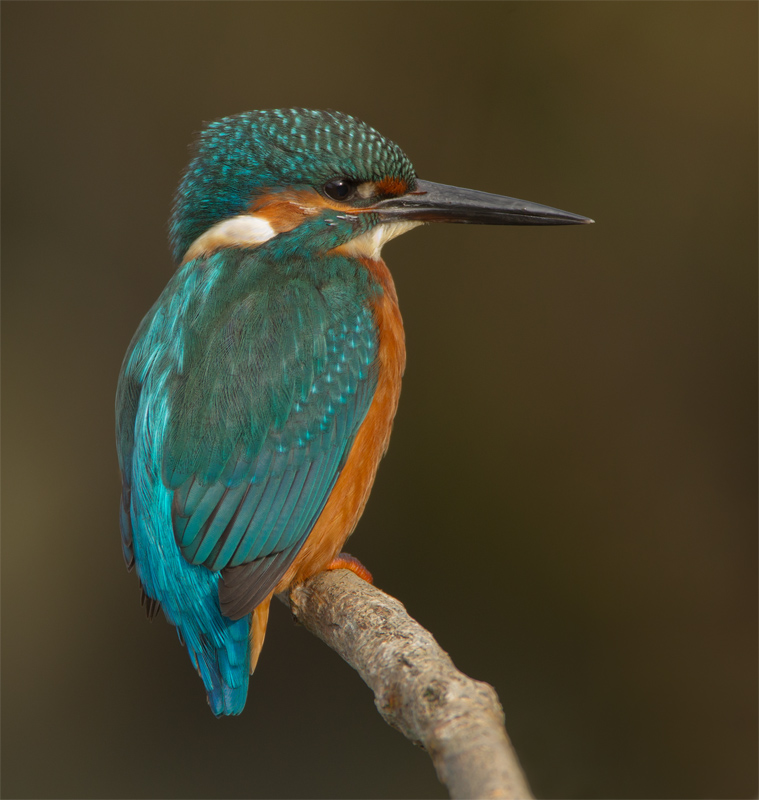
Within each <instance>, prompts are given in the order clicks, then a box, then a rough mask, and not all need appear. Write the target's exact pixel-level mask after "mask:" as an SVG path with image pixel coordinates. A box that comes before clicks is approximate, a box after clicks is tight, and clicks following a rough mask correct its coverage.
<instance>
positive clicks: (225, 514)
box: [116, 108, 592, 716]
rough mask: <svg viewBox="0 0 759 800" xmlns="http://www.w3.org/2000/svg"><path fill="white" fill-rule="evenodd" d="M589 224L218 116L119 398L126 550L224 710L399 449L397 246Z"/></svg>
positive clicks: (346, 128)
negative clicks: (171, 269) (390, 256)
mask: <svg viewBox="0 0 759 800" xmlns="http://www.w3.org/2000/svg"><path fill="white" fill-rule="evenodd" d="M591 221H592V220H589V219H587V218H586V217H581V216H578V215H576V214H570V213H568V212H566V211H559V210H558V209H555V208H550V207H548V206H543V205H538V204H536V203H530V202H526V201H524V200H516V199H514V198H511V197H501V196H499V195H493V194H486V193H484V192H477V191H472V190H469V189H459V188H455V187H452V186H445V185H443V184H438V183H430V182H429V181H424V180H420V179H419V178H417V176H416V173H415V171H414V168H413V166H412V165H411V162H410V161H409V159H408V158H407V156H406V155H405V154H404V153H403V151H402V150H401V149H400V147H398V145H396V144H394V143H393V142H391V141H389V140H388V139H386V138H385V137H384V136H382V135H381V134H380V133H378V132H377V131H376V130H374V128H371V127H369V125H366V124H365V123H363V122H361V121H360V120H358V119H356V118H355V117H352V116H348V115H347V114H342V113H339V112H336V111H311V110H306V109H300V108H295V109H280V110H269V111H251V112H247V113H243V114H237V115H234V116H229V117H225V118H223V119H220V120H217V121H215V122H211V123H210V124H209V125H208V126H207V127H206V128H205V129H204V130H203V131H202V132H201V133H200V136H199V138H198V141H197V145H196V148H195V151H194V155H193V157H192V160H191V161H190V164H189V166H188V167H187V170H186V172H185V173H184V175H183V177H182V180H181V182H180V184H179V188H178V190H177V193H176V196H175V200H174V207H173V213H172V217H171V222H170V240H171V246H172V251H173V256H174V261H175V262H176V264H177V271H176V272H175V274H174V275H173V277H172V278H171V280H170V281H169V283H168V285H167V286H166V288H165V289H164V291H163V293H162V294H161V296H160V297H159V298H158V300H157V302H156V303H155V305H154V306H153V307H152V308H151V309H150V311H149V312H148V314H147V316H146V317H145V318H144V319H143V321H142V323H141V324H140V326H139V328H138V329H137V332H136V334H135V335H134V338H133V339H132V342H131V344H130V345H129V348H128V350H127V353H126V357H125V359H124V363H123V365H122V368H121V374H120V376H119V383H118V390H117V396H116V432H117V447H118V456H119V466H120V468H121V475H122V486H123V488H122V499H121V537H122V546H123V551H124V558H125V559H126V563H127V567H128V568H129V569H130V570H131V568H132V567H133V566H135V565H136V567H137V575H138V578H139V582H140V586H141V589H142V598H143V604H144V605H146V610H147V613H148V616H149V617H150V618H152V617H154V616H155V615H156V614H157V613H158V610H159V608H163V613H164V615H165V616H166V619H167V620H168V621H169V622H170V623H172V624H173V625H175V626H176V628H177V632H178V634H179V638H180V640H181V641H182V642H183V643H184V644H185V646H186V647H187V650H188V652H189V654H190V660H191V661H192V664H193V666H194V667H195V668H196V669H197V671H198V673H199V674H200V677H201V679H202V680H203V684H204V686H205V689H206V692H207V695H208V702H209V705H210V706H211V710H212V711H213V713H214V714H215V715H216V716H220V715H223V714H239V713H240V712H241V711H242V709H243V706H244V705H245V699H246V695H247V691H248V676H249V674H250V673H252V672H253V669H254V668H255V666H256V662H257V660H258V656H259V654H260V652H261V647H262V645H263V640H264V635H265V632H266V624H267V620H268V616H269V604H270V602H271V598H272V596H273V595H274V594H277V593H279V592H283V591H286V590H287V589H288V588H289V587H290V586H291V585H293V584H294V583H297V582H300V581H304V580H305V579H307V578H308V577H309V576H311V575H314V574H315V573H317V572H319V571H321V570H324V569H335V568H339V567H348V568H351V569H353V570H354V571H356V572H357V573H358V574H360V575H362V577H365V578H367V579H370V576H369V573H368V572H366V571H365V570H364V569H363V567H362V565H361V564H360V563H359V562H358V561H356V560H355V559H352V558H351V557H350V556H347V555H345V554H341V551H342V548H343V545H344V544H345V541H346V539H347V538H348V537H349V536H350V534H351V533H352V532H353V529H354V528H355V527H356V523H357V522H358V519H359V517H360V516H361V513H362V512H363V510H364V506H365V505H366V501H367V499H368V497H369V492H370V490H371V487H372V483H373V482H374V477H375V474H376V472H377V467H378V465H379V462H380V459H381V458H382V456H383V455H384V453H385V451H386V450H387V446H388V441H389V439H390V430H391V427H392V424H393V417H394V416H395V412H396V408H397V406H398V397H399V394H400V390H401V376H402V375H403V371H404V367H405V363H406V351H405V345H404V333H403V323H402V321H401V315H400V311H399V309H398V299H397V296H396V292H395V286H394V285H393V279H392V277H391V276H390V272H389V271H388V268H387V266H386V265H385V263H384V261H383V260H382V258H381V257H380V251H381V249H382V246H383V244H385V242H387V241H389V240H390V239H393V238H394V237H396V236H398V235H399V234H401V233H404V232H406V231H408V230H411V229H412V228H415V227H417V226H418V225H422V224H424V223H425V222H463V223H483V224H486V225H571V224H576V223H587V222H591Z"/></svg>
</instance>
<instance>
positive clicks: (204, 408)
mask: <svg viewBox="0 0 759 800" xmlns="http://www.w3.org/2000/svg"><path fill="white" fill-rule="evenodd" d="M240 274H243V271H241V272H239V273H234V276H233V278H234V280H237V279H239V275H240ZM234 280H233V279H232V278H230V281H231V283H234ZM351 280H352V281H355V274H354V275H353V276H352V277H351ZM217 285H218V284H217ZM225 286H226V284H225ZM338 289H339V291H338V290H337V289H335V287H332V286H330V285H329V284H326V285H324V286H320V287H317V286H316V285H314V284H313V283H312V282H308V281H295V280H293V279H289V280H288V281H287V282H283V283H280V284H277V285H274V286H269V285H268V284H266V283H265V282H264V281H263V279H262V278H260V276H259V280H258V282H257V283H255V284H254V286H253V288H252V289H251V287H250V286H249V287H248V292H247V294H246V295H245V296H244V297H242V298H240V297H237V298H236V300H235V302H231V301H230V302H226V303H225V302H221V301H219V302H216V303H215V304H214V305H213V306H212V307H210V308H206V307H205V306H199V307H197V308H192V307H191V305H188V316H190V312H191V319H192V324H191V325H189V326H188V327H187V329H186V330H184V331H183V336H184V338H183V342H182V354H183V361H182V369H181V370H179V369H178V370H177V372H176V374H175V375H174V376H173V378H172V379H171V380H172V385H171V391H170V397H171V398H172V400H171V402H172V408H171V414H170V424H169V426H168V429H167V431H166V435H165V446H164V448H165V451H164V463H163V471H162V475H163V481H164V484H165V485H166V486H167V488H169V489H170V490H172V491H173V501H172V524H173V528H174V535H175V538H176V541H177V544H178V546H179V548H180V551H181V553H182V555H183V556H184V558H185V559H186V560H187V561H189V562H190V563H191V564H195V565H200V564H202V565H204V566H206V567H207V568H208V569H209V570H212V571H213V572H221V575H222V581H221V582H220V584H219V600H220V603H221V606H222V611H223V613H224V614H225V616H227V617H230V618H232V619H237V618H239V617H240V616H242V615H244V614H245V613H248V612H249V611H251V610H252V609H253V608H254V607H255V605H257V604H258V603H259V602H260V601H261V600H263V599H264V598H265V597H266V595H267V594H268V593H269V592H270V591H271V590H272V588H273V587H274V586H275V585H276V583H277V581H278V580H279V578H280V577H281V575H282V574H283V573H284V572H285V570H286V569H287V567H288V566H289V565H290V563H292V560H293V559H294V558H295V556H296V555H297V553H298V551H299V549H300V548H301V546H302V545H303V542H304V541H305V539H306V538H307V536H308V534H309V533H310V531H311V528H312V527H313V525H314V523H315V521H316V519H317V518H318V516H319V514H320V513H321V510H322V509H323V507H324V505H325V503H326V501H327V499H328V497H329V494H330V492H331V490H332V487H333V486H334V484H335V481H336V480H337V477H338V475H339V474H340V470H341V469H342V466H343V463H344V461H345V458H346V457H347V453H348V452H349V451H350V447H351V445H352V443H353V440H354V438H355V435H356V433H357V431H358V428H359V427H360V425H361V423H362V422H363V420H364V417H365V416H366V413H367V411H368V409H369V405H370V403H371V400H372V397H373V395H374V391H375V388H376V384H377V370H378V366H377V363H376V356H377V350H378V332H377V330H376V325H375V321H374V316H373V314H372V311H371V307H370V304H369V303H368V302H367V295H366V293H364V294H361V293H360V292H358V293H357V292H356V291H352V290H347V289H346V286H344V285H341V286H340V287H338ZM225 291H226V289H225ZM125 552H127V547H126V546H125Z"/></svg>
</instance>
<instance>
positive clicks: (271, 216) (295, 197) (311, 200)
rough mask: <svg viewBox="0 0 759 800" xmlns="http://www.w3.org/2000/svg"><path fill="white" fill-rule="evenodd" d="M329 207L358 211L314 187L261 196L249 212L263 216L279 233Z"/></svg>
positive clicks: (340, 210)
mask: <svg viewBox="0 0 759 800" xmlns="http://www.w3.org/2000/svg"><path fill="white" fill-rule="evenodd" d="M327 209H329V210H331V211H339V212H340V213H343V214H351V213H356V211H357V210H356V209H355V208H352V207H351V206H349V205H346V204H342V203H333V202H330V201H329V200H327V199H326V198H324V197H322V196H321V195H320V194H319V193H318V192H316V191H314V190H312V189H288V190H286V191H283V192H271V193H270V194H265V195H263V196H259V197H258V198H257V199H256V201H255V202H254V203H253V204H252V205H251V206H250V207H249V208H248V213H249V214H255V215H257V216H261V217H263V218H264V219H265V220H266V221H267V222H268V223H269V224H270V225H271V226H272V228H274V230H275V231H276V232H277V233H284V232H286V231H291V230H293V229H294V228H297V227H298V225H300V224H301V222H303V221H304V220H305V219H307V218H308V217H312V216H314V215H315V214H319V213H320V212H322V211H324V210H327Z"/></svg>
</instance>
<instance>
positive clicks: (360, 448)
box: [274, 260, 406, 592]
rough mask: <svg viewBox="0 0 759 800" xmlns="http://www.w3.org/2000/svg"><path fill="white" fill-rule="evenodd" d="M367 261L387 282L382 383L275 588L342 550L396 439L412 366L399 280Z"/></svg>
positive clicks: (381, 307) (382, 306) (380, 313)
mask: <svg viewBox="0 0 759 800" xmlns="http://www.w3.org/2000/svg"><path fill="white" fill-rule="evenodd" d="M363 261H364V266H366V267H367V269H370V271H371V272H372V273H373V274H375V275H376V276H377V277H378V278H379V279H380V282H381V283H382V285H383V286H384V287H385V292H384V293H383V295H382V298H381V299H380V300H379V301H378V303H377V304H376V305H375V307H374V313H375V318H376V321H377V326H378V329H379V337H380V343H379V344H380V346H379V356H378V358H379V364H380V369H379V377H378V381H377V389H376V391H375V393H374V399H373V400H372V404H371V406H369V411H368V412H367V415H366V418H365V419H364V421H363V423H362V424H361V427H360V428H359V430H358V433H357V434H356V438H355V440H354V442H353V447H352V448H351V451H350V453H349V455H348V458H347V460H346V462H345V466H344V467H343V471H342V472H341V473H340V477H339V478H338V479H337V482H336V483H335V486H334V488H333V490H332V494H331V495H330V496H329V499H328V500H327V503H326V505H325V506H324V510H323V511H322V513H321V515H320V516H319V519H318V520H317V521H316V524H315V525H314V527H313V530H312V531H311V534H310V535H309V537H308V539H306V542H305V544H304V545H303V547H302V548H301V551H300V553H298V555H297V556H296V558H295V560H294V561H293V563H292V564H291V565H290V567H289V569H288V570H287V572H286V573H285V574H284V576H283V577H282V579H281V580H280V582H279V583H278V584H277V586H276V588H275V590H274V591H275V592H281V591H284V590H285V589H287V588H288V587H289V586H290V584H291V583H294V582H300V581H304V580H305V579H306V578H308V577H310V576H311V575H315V574H316V573H317V572H321V570H323V569H324V568H325V567H326V566H327V565H328V564H329V563H330V562H331V561H332V560H333V559H334V558H335V556H336V555H337V554H338V553H339V552H340V551H341V550H342V547H343V545H344V544H345V540H346V539H347V538H348V537H349V536H350V535H351V533H353V529H354V528H355V527H356V524H357V523H358V520H359V518H360V517H361V514H362V513H363V511H364V506H365V505H366V501H367V500H368V499H369V492H370V491H371V488H372V485H373V483H374V478H375V476H376V474H377V468H378V467H379V462H380V460H381V459H382V456H383V455H384V454H385V451H386V450H387V446H388V444H389V442H390V432H391V430H392V427H393V418H394V417H395V412H396V410H397V409H398V398H399V397H400V393H401V377H402V376H403V371H404V369H405V367H406V345H405V337H404V333H403V321H402V320H401V314H400V310H399V309H398V302H397V299H396V294H395V287H394V286H393V280H392V278H391V277H390V272H389V270H388V269H387V267H386V266H385V263H384V261H382V260H377V261H369V260H363Z"/></svg>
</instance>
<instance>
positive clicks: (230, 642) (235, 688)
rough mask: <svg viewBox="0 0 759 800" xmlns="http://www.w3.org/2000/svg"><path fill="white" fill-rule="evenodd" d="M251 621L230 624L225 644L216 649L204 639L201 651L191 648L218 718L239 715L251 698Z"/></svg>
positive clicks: (202, 637) (247, 619)
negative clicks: (249, 666) (248, 696)
mask: <svg viewBox="0 0 759 800" xmlns="http://www.w3.org/2000/svg"><path fill="white" fill-rule="evenodd" d="M249 632H250V617H245V618H244V619H241V620H237V621H236V622H232V621H231V620H230V621H229V624H228V625H227V628H226V631H225V637H224V641H223V643H220V644H219V645H214V643H213V642H211V641H210V640H209V638H208V637H206V636H203V635H201V642H200V647H199V648H198V649H195V650H194V649H193V648H192V647H190V646H189V645H188V647H187V650H188V651H189V653H190V658H191V659H192V662H193V664H194V665H195V668H196V669H197V671H198V674H199V675H200V678H201V680H202V681H203V685H204V686H205V689H206V693H207V695H208V705H209V706H210V707H211V711H213V713H214V715H215V716H217V717H220V716H224V715H232V714H239V713H240V712H241V711H242V710H243V708H244V707H245V699H246V698H247V695H248V678H249V669H248V664H249V660H250V644H249Z"/></svg>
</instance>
